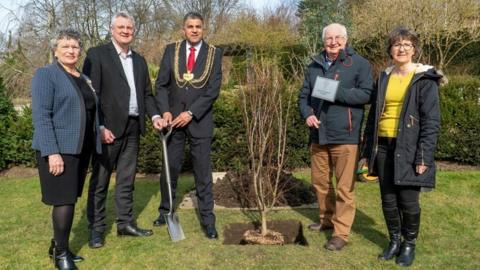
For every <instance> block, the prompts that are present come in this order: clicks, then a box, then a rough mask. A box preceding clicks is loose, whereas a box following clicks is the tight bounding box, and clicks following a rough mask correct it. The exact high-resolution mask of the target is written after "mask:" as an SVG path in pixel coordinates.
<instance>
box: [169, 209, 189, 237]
mask: <svg viewBox="0 0 480 270" xmlns="http://www.w3.org/2000/svg"><path fill="white" fill-rule="evenodd" d="M165 220H166V221H167V229H168V233H169V234H170V239H172V241H173V242H177V241H181V240H184V239H185V234H184V233H183V229H182V226H181V225H180V221H179V220H178V216H177V215H176V214H174V213H167V214H165Z"/></svg>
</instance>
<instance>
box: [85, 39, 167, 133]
mask: <svg viewBox="0 0 480 270" xmlns="http://www.w3.org/2000/svg"><path fill="white" fill-rule="evenodd" d="M132 62H133V73H134V79H135V88H136V92H137V104H138V113H139V119H140V131H141V133H142V134H143V133H144V132H145V114H146V113H148V114H149V115H150V116H152V115H156V114H158V110H157V108H156V105H155V101H154V98H153V95H152V87H151V82H150V77H149V73H148V66H147V63H146V61H145V59H144V58H143V57H142V56H141V55H139V54H138V53H136V52H135V51H133V50H132ZM83 73H85V74H86V75H87V76H89V77H90V79H91V80H92V84H93V87H94V88H95V89H96V90H97V93H98V96H99V99H100V104H101V106H100V123H101V125H104V126H105V127H106V128H107V129H109V130H111V131H112V132H113V134H114V135H115V137H120V136H121V135H122V134H123V132H124V131H125V128H126V125H127V121H128V107H129V99H130V87H129V86H128V81H127V77H126V75H125V72H124V71H123V67H122V63H121V62H120V59H119V56H118V54H117V51H116V49H115V46H114V45H113V43H112V42H109V43H107V44H105V45H100V46H98V47H94V48H90V49H89V50H88V52H87V57H86V58H85V63H84V65H83Z"/></svg>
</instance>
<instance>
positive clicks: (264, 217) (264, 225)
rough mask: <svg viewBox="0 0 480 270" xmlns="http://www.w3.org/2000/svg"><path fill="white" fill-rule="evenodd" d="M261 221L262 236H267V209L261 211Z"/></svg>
mask: <svg viewBox="0 0 480 270" xmlns="http://www.w3.org/2000/svg"><path fill="white" fill-rule="evenodd" d="M260 216H261V220H262V235H263V236H265V235H267V209H263V210H262V211H261V212H260Z"/></svg>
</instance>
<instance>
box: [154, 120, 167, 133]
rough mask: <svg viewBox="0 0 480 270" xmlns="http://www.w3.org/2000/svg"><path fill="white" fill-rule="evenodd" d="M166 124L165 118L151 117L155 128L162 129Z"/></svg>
mask: <svg viewBox="0 0 480 270" xmlns="http://www.w3.org/2000/svg"><path fill="white" fill-rule="evenodd" d="M167 126H168V124H167V121H165V119H163V118H161V117H156V118H155V119H153V127H154V128H155V129H156V130H162V129H163V128H164V127H167Z"/></svg>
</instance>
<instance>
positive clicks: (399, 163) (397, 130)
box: [359, 27, 442, 266]
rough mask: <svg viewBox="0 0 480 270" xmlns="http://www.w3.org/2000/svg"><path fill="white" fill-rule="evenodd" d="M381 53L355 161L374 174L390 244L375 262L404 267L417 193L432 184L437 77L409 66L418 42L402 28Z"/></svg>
mask: <svg viewBox="0 0 480 270" xmlns="http://www.w3.org/2000/svg"><path fill="white" fill-rule="evenodd" d="M387 52H388V54H389V55H390V57H391V59H392V61H393V63H394V65H393V66H391V67H389V68H387V69H386V70H385V71H383V72H382V73H381V74H380V77H379V80H378V85H377V88H376V92H375V93H374V101H373V103H372V106H371V108H370V112H369V116H368V120H367V126H366V129H365V134H364V138H365V144H364V148H363V151H362V155H361V156H362V158H364V159H362V160H361V161H360V163H364V162H368V165H369V174H371V175H378V177H379V182H380V193H381V198H382V210H383V215H384V218H385V221H386V224H387V229H388V232H389V235H390V243H389V245H388V247H387V248H386V249H385V250H384V251H383V252H382V253H381V254H380V255H379V256H378V258H379V259H380V260H390V259H393V258H394V257H395V256H397V258H396V263H397V264H399V265H401V266H409V265H411V264H412V262H413V260H414V258H415V244H416V239H417V236H418V231H419V226H420V204H419V194H420V189H421V188H422V187H424V188H433V187H434V186H435V161H434V153H435V148H436V144H437V138H438V133H439V129H440V109H439V98H438V85H439V81H440V79H441V78H442V76H440V75H439V74H437V72H436V71H435V69H434V68H433V67H432V66H427V65H423V64H418V63H414V62H413V57H414V56H415V55H418V53H419V41H418V37H417V34H416V33H415V32H413V31H411V30H409V29H407V28H403V27H400V28H397V29H395V30H394V31H392V32H391V33H390V36H389V38H388V42H387ZM361 165H362V164H359V166H361ZM402 238H403V241H402Z"/></svg>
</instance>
